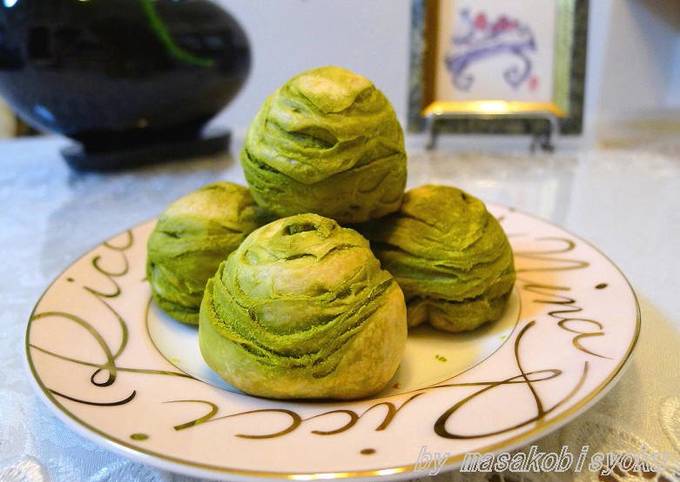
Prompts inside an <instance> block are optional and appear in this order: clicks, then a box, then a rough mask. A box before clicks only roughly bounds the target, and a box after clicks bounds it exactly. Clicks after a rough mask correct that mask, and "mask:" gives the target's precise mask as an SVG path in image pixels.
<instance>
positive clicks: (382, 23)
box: [215, 0, 410, 132]
mask: <svg viewBox="0 0 680 482" xmlns="http://www.w3.org/2000/svg"><path fill="white" fill-rule="evenodd" d="M219 3H221V4H222V5H223V6H224V7H225V8H226V9H227V10H228V11H229V12H230V13H231V14H232V15H234V16H235V17H236V18H237V19H238V20H239V22H240V23H241V25H242V26H243V28H244V29H245V31H246V33H247V34H248V36H249V38H250V41H251V47H252V51H253V57H254V63H253V66H252V70H251V74H250V78H249V79H248V81H247V83H246V85H245V87H244V89H243V90H242V91H241V93H240V94H239V95H238V97H237V98H236V99H235V100H234V101H233V103H232V104H231V105H229V106H228V107H227V109H226V110H225V111H224V112H223V113H222V114H220V116H219V117H218V118H217V119H216V120H215V121H216V122H217V123H219V124H221V125H226V126H229V127H231V128H233V129H235V130H236V131H237V132H238V131H240V130H243V129H245V128H247V126H248V124H249V123H250V120H251V119H252V117H253V116H254V115H255V113H256V112H257V109H258V108H259V107H260V104H261V103H262V101H263V100H264V99H265V97H266V96H267V95H269V94H270V93H272V92H273V91H274V90H275V89H276V88H277V87H278V86H280V85H281V84H282V83H284V82H285V81H286V80H288V79H289V78H290V77H291V76H293V75H294V74H296V73H298V72H300V71H302V70H306V69H309V68H313V67H319V66H322V65H330V64H335V65H340V66H343V67H347V68H350V69H352V70H354V71H356V72H358V73H360V74H363V75H365V76H366V77H368V78H369V79H371V80H372V81H373V82H374V83H375V84H376V86H378V88H380V89H381V90H382V91H383V92H384V93H385V95H387V97H388V98H389V99H390V100H391V101H392V102H393V104H394V107H395V109H396V111H397V115H398V116H399V117H400V119H401V120H404V119H405V118H406V110H407V109H406V105H407V98H408V93H407V85H408V55H409V53H408V52H409V29H410V2H409V1H408V0H342V1H340V0H219Z"/></svg>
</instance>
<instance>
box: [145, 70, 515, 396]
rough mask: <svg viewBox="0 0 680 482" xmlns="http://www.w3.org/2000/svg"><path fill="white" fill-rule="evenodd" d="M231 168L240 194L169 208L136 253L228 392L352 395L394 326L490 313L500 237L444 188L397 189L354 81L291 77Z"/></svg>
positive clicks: (375, 95) (384, 139)
mask: <svg viewBox="0 0 680 482" xmlns="http://www.w3.org/2000/svg"><path fill="white" fill-rule="evenodd" d="M241 165H242V167H243V170H244V173H245V177H246V180H247V183H248V188H246V187H244V186H239V185H236V184H232V183H228V182H217V183H214V184H210V185H208V186H205V187H203V188H201V189H199V190H198V191H195V192H193V193H191V194H189V195H187V196H185V197H183V198H181V199H179V200H178V201H176V202H174V203H173V204H171V205H170V206H169V207H168V208H167V210H166V211H165V212H164V213H163V214H162V215H161V216H160V218H159V220H158V223H157V224H156V227H155V229H154V231H153V233H152V234H151V237H150V238H149V241H148V256H147V277H148V280H149V283H150V285H151V289H152V295H153V298H154V300H155V302H156V304H157V305H158V306H159V307H160V308H161V309H163V310H164V311H165V312H166V313H168V314H169V315H170V316H172V317H173V318H175V319H177V320H179V321H181V322H184V323H190V324H198V325H199V345H200V350H201V353H202V355H203V358H204V359H205V361H206V363H207V364H208V365H209V366H210V367H211V368H212V369H213V370H215V371H216V372H217V373H218V374H219V375H220V376H221V377H222V378H223V379H225V380H226V381H227V382H229V383H231V384H232V385H233V386H235V387H237V388H239V389H241V390H242V391H244V392H246V393H249V394H252V395H258V396H264V397H271V398H279V399H284V398H297V399H299V398H335V399H355V398H362V397H366V396H369V395H371V394H374V393H377V392H379V391H380V390H382V389H383V388H384V387H385V386H386V385H387V383H388V382H389V380H390V379H391V378H392V377H393V375H394V374H395V372H396V371H397V369H398V367H399V363H400V360H401V358H402V356H403V353H404V350H405V346H406V338H407V331H408V329H414V328H415V327H416V326H418V325H421V324H426V323H427V324H430V325H431V326H432V327H434V328H436V329H439V330H442V336H453V335H451V334H449V333H455V332H461V331H467V330H472V329H475V328H477V327H478V326H480V325H482V324H484V323H487V322H491V321H495V320H497V319H499V318H500V317H501V316H502V314H503V311H504V309H505V305H506V303H507V300H508V297H509V294H510V292H511V290H512V287H513V284H514V281H515V271H514V266H513V257H512V251H511V249H510V245H509V243H508V239H507V237H506V235H505V233H504V232H503V230H502V228H501V226H500V225H499V223H498V221H497V220H496V219H495V218H494V217H493V216H492V215H491V214H490V213H489V212H488V211H487V209H486V207H485V206H484V204H483V203H482V202H481V201H480V200H478V199H476V198H474V197H473V196H471V195H469V194H467V193H465V192H463V191H461V190H459V189H456V188H454V187H449V186H437V185H427V186H421V187H418V188H415V189H413V190H410V191H408V192H406V193H405V192H404V189H405V185H406V151H405V148H404V136H403V131H402V129H401V126H400V125H399V122H398V120H397V117H396V115H395V113H394V109H393V108H392V106H391V105H390V103H389V101H388V100H387V99H386V98H385V96H384V95H383V94H382V93H381V92H380V91H379V90H378V89H377V88H376V87H375V86H374V85H373V83H371V82H370V81H369V80H368V79H366V78H365V77H362V76H361V75H358V74H355V73H353V72H351V71H349V70H347V69H343V68H339V67H322V68H318V69H313V70H310V71H307V72H303V73H301V74H299V75H297V76H295V77H293V78H292V79H290V80H289V81H288V82H286V83H285V84H284V85H283V86H282V87H280V88H279V89H278V90H276V92H274V93H273V94H272V95H271V96H270V97H269V98H267V99H266V100H265V102H264V104H263V105H262V107H261V108H260V111H259V112H258V113H257V115H256V116H255V119H254V120H253V122H252V124H251V126H250V129H249V131H248V135H247V138H246V142H245V144H244V146H243V149H242V151H241ZM347 225H351V226H352V228H353V229H352V228H350V227H348V226H347ZM444 332H449V333H444Z"/></svg>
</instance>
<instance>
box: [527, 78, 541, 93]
mask: <svg viewBox="0 0 680 482" xmlns="http://www.w3.org/2000/svg"><path fill="white" fill-rule="evenodd" d="M538 84H539V82H538V77H537V76H535V75H532V76H531V77H530V78H529V82H528V84H527V85H528V86H529V90H530V91H531V92H534V91H535V90H536V89H538Z"/></svg>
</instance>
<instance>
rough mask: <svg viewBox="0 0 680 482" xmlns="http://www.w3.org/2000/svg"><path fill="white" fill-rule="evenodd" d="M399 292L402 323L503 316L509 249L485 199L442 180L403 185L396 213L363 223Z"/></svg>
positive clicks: (450, 326) (511, 276)
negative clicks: (402, 299)
mask: <svg viewBox="0 0 680 482" xmlns="http://www.w3.org/2000/svg"><path fill="white" fill-rule="evenodd" d="M361 230H362V232H363V233H364V234H365V235H366V237H368V239H370V240H371V247H372V248H373V251H374V252H375V254H376V256H377V257H378V259H380V261H381V262H382V265H383V268H385V269H386V270H388V271H389V272H390V273H392V274H393V275H394V277H395V278H396V279H397V281H398V282H399V285H400V286H401V288H402V289H403V290H404V295H405V296H406V303H407V306H408V324H409V326H417V325H420V324H421V323H425V322H429V323H430V324H431V325H432V326H434V327H435V328H438V329H440V330H445V331H451V332H459V331H466V330H472V329H474V328H476V327H478V326H479V325H481V324H483V323H485V322H487V321H493V320H497V319H498V318H500V317H501V315H502V314H503V310H504V308H505V305H506V302H507V299H508V296H509V294H510V291H511V290H512V286H513V284H514V282H515V270H514V265H513V257H512V251H511V249H510V244H509V243H508V239H507V237H506V235H505V233H504V232H503V229H502V228H501V226H500V224H499V223H498V221H497V220H496V219H495V218H494V217H493V216H492V215H491V214H490V213H489V212H488V211H487V210H486V207H485V206H484V203H482V202H481V201H480V200H479V199H476V198H474V197H473V196H470V195H469V194H467V193H465V192H463V191H461V190H460V189H456V188H453V187H447V186H422V187H419V188H416V189H413V190H411V191H408V192H407V193H406V195H405V196H404V203H403V204H402V206H401V208H400V210H399V212H398V213H395V214H392V215H390V216H387V217H385V218H383V219H380V220H378V221H375V222H373V223H367V224H366V225H365V226H362V228H361Z"/></svg>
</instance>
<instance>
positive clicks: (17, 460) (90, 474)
mask: <svg viewBox="0 0 680 482" xmlns="http://www.w3.org/2000/svg"><path fill="white" fill-rule="evenodd" d="M674 137H678V136H669V137H667V138H661V139H648V138H645V140H644V142H640V143H638V144H636V143H632V144H631V143H624V144H623V145H614V146H610V147H609V148H606V149H605V148H589V149H583V148H574V147H571V148H568V149H562V150H560V151H559V152H558V153H556V154H553V155H545V154H539V155H534V156H531V155H529V154H527V153H526V152H525V151H524V152H523V151H522V149H520V148H517V147H516V145H515V147H508V148H506V147H504V146H503V145H502V143H495V144H493V146H494V148H493V149H490V148H484V151H482V150H481V149H482V147H484V145H485V144H478V143H473V142H472V141H465V140H463V141H460V142H458V143H456V144H455V145H445V146H443V147H442V148H441V149H440V150H438V151H435V152H426V151H424V150H423V149H422V147H421V145H422V142H421V140H420V139H418V138H411V139H410V140H409V155H410V159H409V186H411V187H412V186H416V185H419V184H423V183H427V182H437V183H450V184H455V185H457V186H459V187H461V188H463V189H465V190H468V191H469V192H471V193H472V194H474V195H476V196H478V197H481V198H482V199H484V200H486V201H493V202H498V203H502V204H506V205H511V206H514V207H515V208H517V209H519V210H523V211H526V212H529V213H532V214H535V215H538V216H540V217H543V218H546V219H549V220H551V221H553V222H555V223H557V224H559V225H562V226H563V227H565V228H566V229H567V230H569V231H571V232H573V233H574V234H577V235H578V236H581V237H583V238H585V239H587V240H589V241H591V242H593V243H594V244H595V245H597V246H598V247H599V248H601V249H602V251H604V252H605V253H606V254H607V255H608V256H609V257H610V258H611V259H612V260H613V261H614V262H615V263H616V264H617V265H618V266H619V267H620V268H621V269H622V270H623V272H624V273H625V274H626V276H627V277H628V279H629V280H630V282H631V283H632V285H633V286H634V288H635V290H636V292H637V294H638V297H639V299H640V303H641V308H642V321H643V328H642V335H641V338H640V342H639V346H638V349H637V351H636V354H635V356H634V358H633V363H632V364H631V366H630V368H629V370H628V371H627V373H626V374H625V375H624V377H623V378H622V380H621V382H620V383H619V385H618V386H617V387H616V388H615V389H614V390H613V391H612V392H611V393H610V395H608V396H606V397H605V398H604V399H603V400H602V401H601V402H599V403H598V405H596V406H595V407H594V408H593V409H591V411H590V412H589V413H588V414H587V415H586V416H584V417H581V418H579V419H578V420H579V421H581V419H588V417H592V414H591V412H592V413H594V414H599V415H602V416H606V417H609V418H611V419H612V420H622V422H621V424H620V427H618V428H620V429H621V430H625V431H626V433H629V434H633V435H634V436H635V437H639V438H640V439H641V440H644V441H647V442H648V443H649V444H651V445H652V446H654V447H658V448H659V449H660V450H668V451H671V452H674V453H675V455H676V457H679V458H680V429H679V428H678V427H680V423H679V422H678V421H679V420H680V398H679V395H680V374H679V373H678V368H679V367H680V354H679V352H680V350H679V348H680V296H679V295H678V293H679V292H680V290H679V288H680V283H679V282H678V277H679V276H680V256H678V253H679V250H680V139H675V138H674ZM64 143H65V141H64V140H60V139H56V138H40V139H37V138H36V139H25V140H13V141H4V142H0V206H2V211H1V212H2V214H1V219H2V224H1V226H2V229H1V230H0V247H1V249H2V258H3V263H2V268H3V269H2V270H0V307H1V308H0V326H2V330H1V331H0V366H2V369H1V370H0V413H1V414H2V416H0V480H5V477H8V478H9V476H8V474H9V475H10V476H11V475H12V474H14V473H17V474H19V473H24V474H29V476H30V477H33V478H30V477H29V478H27V479H26V480H34V479H35V480H41V477H44V478H45V479H50V480H109V478H107V477H112V474H115V473H121V474H122V473H123V472H116V471H120V470H125V471H127V472H125V473H126V474H130V473H133V474H136V475H135V476H133V477H132V478H133V479H135V480H137V479H144V480H171V479H172V478H171V476H170V475H168V474H164V473H162V472H160V471H157V470H155V469H152V468H148V467H145V466H141V465H139V464H135V463H132V462H129V461H127V460H125V459H122V458H120V457H118V456H116V455H113V454H110V453H108V452H106V451H104V450H103V449H99V448H98V447H96V446H95V445H94V444H92V443H90V442H88V441H86V440H84V439H82V438H81V437H80V436H78V435H76V434H73V433H71V432H70V431H68V430H67V429H66V428H65V427H64V426H63V425H62V424H61V422H59V421H57V420H56V419H55V418H53V417H52V416H51V415H50V414H49V413H48V411H47V409H46V408H45V407H43V406H42V404H41V402H40V401H39V400H38V399H37V397H36V396H34V394H33V393H32V391H31V388H30V386H29V383H28V380H27V379H26V377H27V376H28V375H27V374H26V372H25V368H24V348H23V346H24V345H23V338H24V330H25V325H26V321H27V318H28V316H29V313H30V312H31V309H32V307H33V304H34V303H35V301H36V299H37V298H38V297H39V295H40V294H41V293H42V291H43V290H44V289H45V287H46V286H47V285H48V283H49V282H50V281H51V280H52V279H53V278H54V277H55V276H56V275H57V274H58V273H59V272H61V271H62V270H63V269H64V268H65V267H66V266H67V265H68V264H69V263H71V262H72V261H73V260H75V259H76V258H77V257H78V256H79V255H80V254H81V253H82V252H83V251H84V250H86V249H88V248H90V247H92V246H94V245H96V244H97V243H98V242H99V241H101V240H103V239H105V238H107V237H109V236H111V235H113V234H116V233H117V232H120V231H122V230H124V229H125V228H127V227H129V226H131V225H134V224H136V223H139V222H140V221H143V220H145V219H148V218H151V217H153V216H155V215H157V214H158V213H159V212H161V211H162V210H163V208H164V206H165V205H166V204H167V203H168V202H170V201H171V200H173V199H175V198H177V197H179V196H181V195H183V194H185V193H187V192H189V191H191V190H193V189H195V188H197V187H199V186H200V185H202V184H205V183H207V182H210V181H213V180H216V179H228V180H232V181H237V182H243V174H242V172H241V169H240V166H239V164H238V161H237V160H235V159H234V158H233V157H232V156H229V155H224V156H221V157H219V158H214V159H198V160H192V161H182V162H176V163H171V164H167V165H163V166H154V167H147V168H143V169H140V170H136V171H126V172H120V173H114V174H91V173H90V174H78V173H74V172H72V171H69V169H68V168H67V167H66V165H65V164H64V162H63V161H62V160H61V159H60V156H59V153H58V151H59V148H61V147H62V146H63V145H64ZM486 145H490V144H489V142H486ZM469 146H475V147H476V148H477V147H478V148H479V150H475V151H471V150H470V149H469ZM239 147H240V141H239V140H238V139H237V140H236V142H235V144H234V146H233V150H234V152H236V149H238V148H239ZM668 399H671V400H675V402H673V403H676V402H677V404H676V405H672V403H671V405H672V407H673V406H674V407H675V409H672V407H671V411H670V415H669V414H668V413H667V412H668V409H667V408H666V409H663V408H659V407H662V403H663V402H664V401H665V400H668ZM660 410H661V412H660ZM664 410H666V411H664ZM599 415H598V416H599ZM664 417H666V418H668V417H670V422H668V420H666V421H664ZM574 423H585V422H578V421H577V422H573V424H574ZM573 424H570V425H573ZM564 430H565V429H563V430H562V431H560V432H563V431H564ZM669 431H670V432H671V433H670V434H669V433H668V432H669ZM557 436H558V437H559V435H557ZM612 437H613V436H612ZM610 442H612V443H613V439H612V440H609V441H606V440H605V441H604V442H602V443H610ZM441 477H447V476H440V478H441ZM117 479H118V478H117V477H115V476H114V477H113V479H111V480H117ZM172 480H176V479H172ZM438 480H439V479H438ZM440 480H448V479H440Z"/></svg>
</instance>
